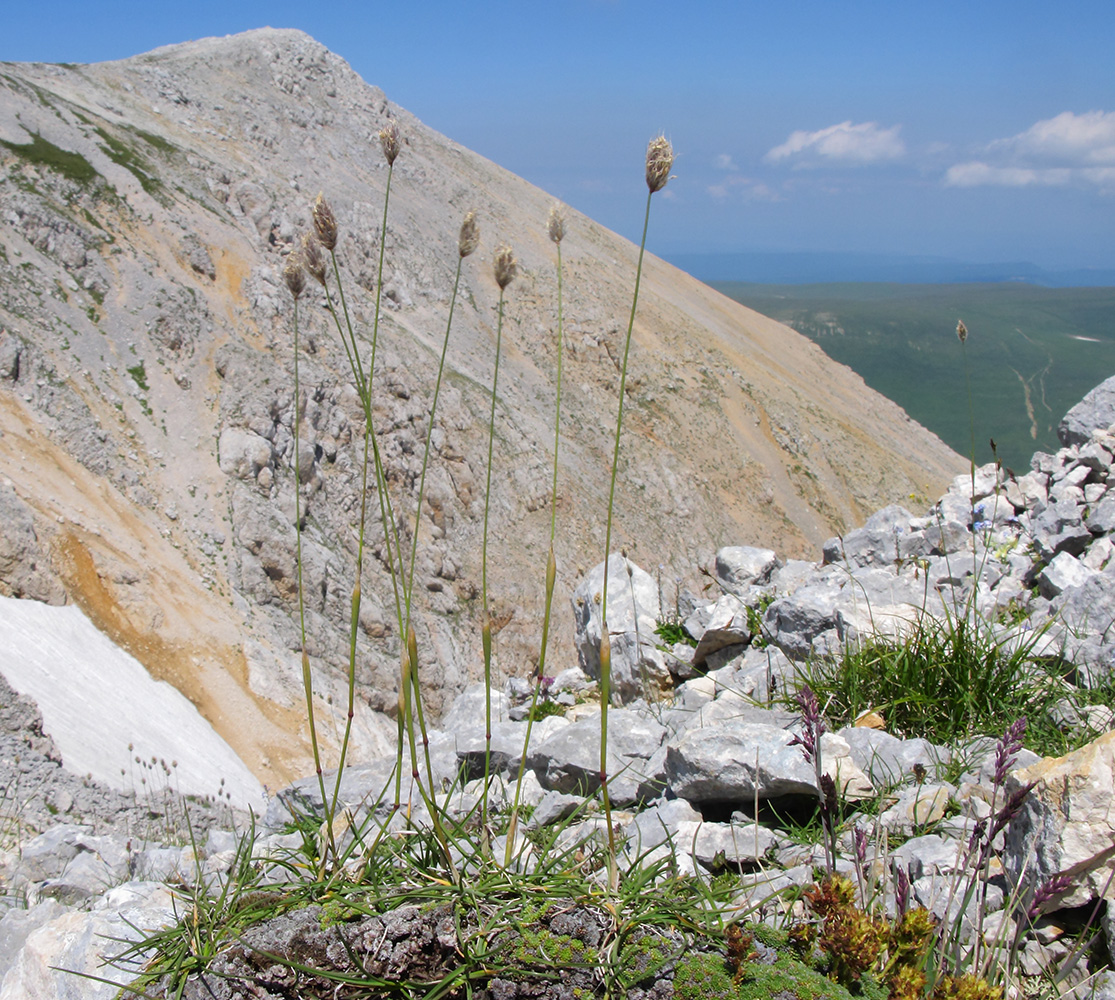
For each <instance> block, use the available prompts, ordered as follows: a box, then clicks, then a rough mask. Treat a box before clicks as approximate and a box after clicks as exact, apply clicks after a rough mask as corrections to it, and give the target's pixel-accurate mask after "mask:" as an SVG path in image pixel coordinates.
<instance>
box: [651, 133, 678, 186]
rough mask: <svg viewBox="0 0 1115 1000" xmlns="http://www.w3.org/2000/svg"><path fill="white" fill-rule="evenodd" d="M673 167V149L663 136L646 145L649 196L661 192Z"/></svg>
mask: <svg viewBox="0 0 1115 1000" xmlns="http://www.w3.org/2000/svg"><path fill="white" fill-rule="evenodd" d="M673 165H674V147H673V146H671V145H670V140H669V139H667V138H666V137H665V136H664V135H660V136H659V137H658V138H657V139H651V140H650V142H649V143H648V144H647V187H648V188H650V191H651V194H653V193H654V192H655V191H661V190H662V189H663V188H664V187H665V186H666V182H667V181H668V180H669V179H670V167H672V166H673Z"/></svg>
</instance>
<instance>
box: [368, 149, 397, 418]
mask: <svg viewBox="0 0 1115 1000" xmlns="http://www.w3.org/2000/svg"><path fill="white" fill-rule="evenodd" d="M394 173H395V165H394V164H393V163H391V164H388V167H387V184H386V185H385V187H384V191H383V221H382V223H381V224H380V229H379V264H378V266H377V268H376V311H375V316H374V317H373V319H372V359H371V361H370V363H369V364H368V398H369V399H370V398H371V396H372V375H373V373H374V372H375V367H376V344H378V342H379V307H380V301H381V300H382V299H383V251H384V248H385V247H386V245H387V206H388V204H389V203H390V201H391V177H392V176H393V175H394Z"/></svg>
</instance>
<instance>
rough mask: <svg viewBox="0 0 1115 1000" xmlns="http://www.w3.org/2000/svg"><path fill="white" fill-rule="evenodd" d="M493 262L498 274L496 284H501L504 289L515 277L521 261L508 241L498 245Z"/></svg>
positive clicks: (501, 288) (501, 289)
mask: <svg viewBox="0 0 1115 1000" xmlns="http://www.w3.org/2000/svg"><path fill="white" fill-rule="evenodd" d="M492 264H493V268H494V270H495V274H496V284H497V285H499V287H500V291H503V289H505V288H506V287H507V286H508V285H510V284H511V281H512V279H514V277H515V271H516V270H518V267H519V262H518V261H517V260H516V259H515V254H514V253H512V252H511V247H509V246H508V245H507V244H506V243H501V244H500V245H499V246H498V247H496V253H495V257H494V258H493V259H492Z"/></svg>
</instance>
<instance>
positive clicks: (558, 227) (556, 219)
mask: <svg viewBox="0 0 1115 1000" xmlns="http://www.w3.org/2000/svg"><path fill="white" fill-rule="evenodd" d="M546 231H547V232H548V233H549V234H550V239H551V240H553V241H554V242H555V243H560V242H561V241H562V238H563V237H564V236H565V216H564V215H563V214H562V211H561V208H560V207H559V206H558V205H554V206H553V208H551V209H550V218H549V219H548V220H547V222H546Z"/></svg>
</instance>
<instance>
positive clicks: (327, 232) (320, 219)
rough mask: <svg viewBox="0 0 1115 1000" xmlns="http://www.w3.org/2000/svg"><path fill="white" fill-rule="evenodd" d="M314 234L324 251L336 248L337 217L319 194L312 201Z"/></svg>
mask: <svg viewBox="0 0 1115 1000" xmlns="http://www.w3.org/2000/svg"><path fill="white" fill-rule="evenodd" d="M314 232H315V233H317V238H318V242H319V243H321V245H322V247H324V248H325V249H326V250H333V249H335V248H336V246H337V217H336V216H335V215H334V214H333V209H331V208H330V207H329V202H327V201H326V200H325V198H324V197H323V196H322V195H321V194H319V195H318V196H317V198H316V199H315V201H314Z"/></svg>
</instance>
